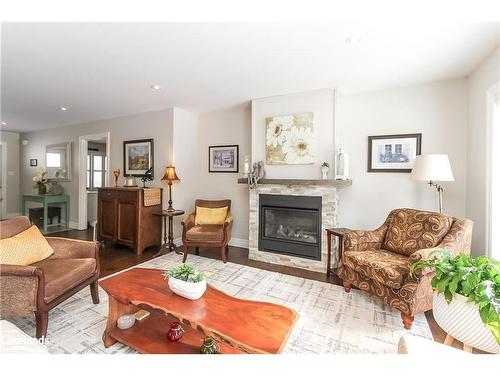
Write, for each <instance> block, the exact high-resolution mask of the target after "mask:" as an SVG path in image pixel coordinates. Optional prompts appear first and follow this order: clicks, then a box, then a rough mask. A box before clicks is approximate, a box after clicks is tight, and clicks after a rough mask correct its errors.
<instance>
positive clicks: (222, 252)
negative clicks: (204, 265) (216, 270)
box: [220, 245, 229, 263]
mask: <svg viewBox="0 0 500 375" xmlns="http://www.w3.org/2000/svg"><path fill="white" fill-rule="evenodd" d="M228 249H229V245H226V246H224V247H221V249H220V255H221V258H222V261H223V262H224V263H227V253H228Z"/></svg>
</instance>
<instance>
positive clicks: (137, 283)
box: [0, 18, 500, 364]
mask: <svg viewBox="0 0 500 375" xmlns="http://www.w3.org/2000/svg"><path fill="white" fill-rule="evenodd" d="M90 19H92V18H90ZM17 21H19V19H17ZM58 21H61V20H58ZM68 21H69V19H68ZM118 21H120V20H118ZM253 21H255V20H253ZM277 21H283V20H277ZM493 21H494V22H493ZM499 21H500V20H491V19H488V22H486V21H485V22H465V21H463V22H457V21H453V22H452V21H450V22H445V21H442V22H429V23H428V24H427V25H426V27H425V28H421V27H420V26H421V25H420V23H414V22H413V23H412V22H408V23H407V24H406V23H405V24H401V23H395V22H394V23H391V22H389V21H388V22H386V23H382V22H378V23H369V22H366V23H361V24H360V23H358V22H352V23H349V22H334V21H331V22H324V20H322V22H310V23H297V22H284V23H282V22H268V23H256V22H233V23H224V22H212V23H203V22H198V23H193V22H192V23H189V22H166V21H165V22H133V23H126V22H84V23H78V22H12V20H9V22H2V25H1V48H2V51H1V60H2V64H1V65H2V108H1V109H2V113H1V120H2V126H1V129H0V135H1V146H2V148H1V166H2V173H1V175H2V176H1V181H2V184H1V186H2V190H1V193H2V200H1V219H2V221H0V232H1V233H0V238H1V239H0V244H1V247H0V257H1V259H2V262H1V263H2V265H1V272H0V274H1V288H2V290H1V291H2V297H1V303H2V305H1V307H2V310H1V313H2V317H1V319H2V326H1V333H2V352H5V353H9V352H10V353H12V352H24V353H45V354H76V353H79V354H138V353H144V354H167V353H171V354H182V353H189V354H195V353H200V352H201V353H214V352H217V353H223V354H229V353H245V354H251V353H266V354H278V353H282V354H284V355H287V354H288V355H290V354H315V355H328V354H354V353H361V354H398V353H399V354H425V355H427V356H429V355H431V356H432V354H434V355H438V354H441V353H442V354H444V355H446V354H449V355H456V356H460V357H459V358H465V359H464V360H465V361H467V360H469V359H468V358H469V357H472V358H474V359H473V361H477V358H481V361H485V362H484V363H486V364H488V363H489V362H488V361H489V359H488V358H489V357H493V356H484V355H480V354H484V353H496V354H498V353H500V331H499V327H500V317H499V313H500V302H499V301H500V266H499V263H498V260H499V259H500V250H499V249H500V243H499V242H500V237H498V235H497V234H496V233H495V228H496V227H497V226H498V224H497V223H498V222H499V221H500V211H499V209H498V207H499V206H498V203H497V202H496V200H495V197H496V196H497V195H498V189H499V186H500V184H499V183H498V173H497V172H496V169H495V167H494V166H495V165H496V162H497V161H498V150H497V149H498V147H497V146H498V142H499V140H500V138H499V136H498V134H500V133H499V132H498V131H497V130H496V128H497V127H498V125H499V123H498V121H499V119H500V101H499V100H498V99H499V98H500V22H499ZM396 29H397V32H395V30H396ZM466 298H468V299H469V302H464V301H462V299H466ZM459 301H462V305H463V306H462V305H460V306H459ZM460 309H461V310H460ZM228 312H230V313H229V314H228ZM466 314H469V315H466ZM473 318H474V319H473ZM16 340H18V341H16ZM19 340H21V341H19ZM23 340H24V341H23ZM19 342H22V343H23V345H19V344H18V343H19ZM13 343H15V344H13ZM470 353H472V355H470ZM111 357H112V356H111ZM122 357H123V356H122ZM132 357H136V356H132ZM145 357H148V356H145ZM198 357H200V356H198ZM288 357H289V356H288ZM318 357H324V356H318ZM337 357H338V356H336V357H335V358H337ZM175 358H180V357H179V356H175ZM299 358H300V357H299ZM391 358H392V357H391ZM483 358H486V359H483ZM179 360H180V359H179ZM180 361H182V360H180ZM204 361H206V360H204ZM294 361H295V360H294ZM299 361H300V359H299ZM179 363H182V362H179Z"/></svg>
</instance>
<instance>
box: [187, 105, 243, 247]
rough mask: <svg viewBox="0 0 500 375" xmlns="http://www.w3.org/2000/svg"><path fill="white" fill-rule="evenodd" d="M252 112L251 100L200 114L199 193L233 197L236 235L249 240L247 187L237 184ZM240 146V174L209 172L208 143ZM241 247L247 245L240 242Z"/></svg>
mask: <svg viewBox="0 0 500 375" xmlns="http://www.w3.org/2000/svg"><path fill="white" fill-rule="evenodd" d="M250 123H251V113H250V105H249V103H244V104H241V105H237V106H233V107H229V108H225V109H221V110H219V111H214V112H210V113H204V114H201V115H200V117H199V124H200V126H199V135H198V149H199V151H200V153H201V156H200V158H199V161H200V163H201V164H200V165H199V170H198V173H197V177H198V180H197V181H198V184H197V185H198V189H197V192H196V194H197V195H196V196H197V197H198V198H202V199H231V211H232V213H233V217H234V222H233V238H237V239H243V240H248V217H249V216H248V205H249V197H248V187H247V185H245V184H238V183H237V179H238V178H239V177H241V174H242V168H243V158H244V156H245V155H250V127H251V124H250ZM234 144H236V145H239V156H240V157H239V159H240V160H239V167H240V168H239V169H240V173H209V172H208V146H219V145H234ZM239 245H240V246H245V244H244V243H240V244H239Z"/></svg>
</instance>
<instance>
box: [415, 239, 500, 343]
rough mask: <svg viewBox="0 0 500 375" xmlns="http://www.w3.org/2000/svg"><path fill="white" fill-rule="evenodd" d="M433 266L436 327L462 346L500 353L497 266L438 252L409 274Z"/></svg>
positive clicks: (482, 259) (499, 278) (481, 259)
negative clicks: (462, 344) (458, 341)
mask: <svg viewBox="0 0 500 375" xmlns="http://www.w3.org/2000/svg"><path fill="white" fill-rule="evenodd" d="M426 267H433V268H434V269H435V272H436V275H435V276H434V277H433V278H432V281H431V283H432V287H433V288H434V291H435V294H434V299H433V305H432V311H433V315H434V319H436V322H437V323H438V325H439V326H440V327H441V328H442V329H443V330H444V331H445V332H446V333H447V334H449V335H450V336H452V337H453V338H455V339H457V340H460V341H462V342H463V343H464V344H466V345H469V346H472V347H474V348H477V349H481V350H484V351H486V352H490V353H500V264H499V262H496V261H494V260H491V259H488V258H485V257H477V258H471V257H469V256H467V255H465V254H459V255H456V256H454V255H453V254H451V253H450V252H449V251H444V250H441V249H437V250H436V251H434V252H432V253H431V255H430V259H428V260H421V261H418V262H415V263H414V264H413V265H412V267H411V272H412V273H415V272H416V271H417V270H419V269H422V268H426Z"/></svg>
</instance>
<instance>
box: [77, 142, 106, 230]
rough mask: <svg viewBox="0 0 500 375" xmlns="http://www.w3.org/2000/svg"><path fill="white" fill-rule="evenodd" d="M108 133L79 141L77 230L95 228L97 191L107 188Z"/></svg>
mask: <svg viewBox="0 0 500 375" xmlns="http://www.w3.org/2000/svg"><path fill="white" fill-rule="evenodd" d="M109 155H110V133H109V132H107V133H99V134H89V135H84V136H81V137H80V139H79V167H80V168H79V175H78V176H79V181H78V229H80V230H84V229H87V228H88V227H89V225H90V226H92V227H93V226H95V222H96V220H97V190H98V189H99V188H101V187H105V186H109Z"/></svg>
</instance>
